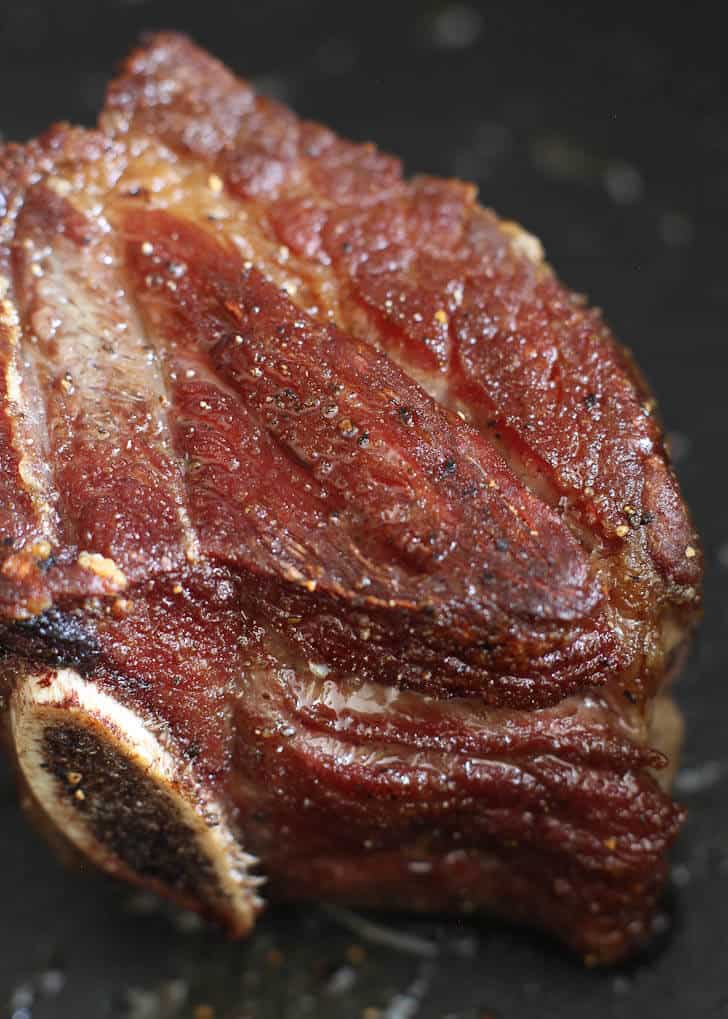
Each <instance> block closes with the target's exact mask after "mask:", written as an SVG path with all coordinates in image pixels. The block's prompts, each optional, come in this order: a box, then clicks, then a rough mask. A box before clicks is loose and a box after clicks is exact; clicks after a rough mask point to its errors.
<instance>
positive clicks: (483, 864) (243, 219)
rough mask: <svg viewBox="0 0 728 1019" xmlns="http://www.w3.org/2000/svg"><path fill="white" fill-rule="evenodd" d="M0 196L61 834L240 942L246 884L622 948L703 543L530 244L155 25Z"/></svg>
mask: <svg viewBox="0 0 728 1019" xmlns="http://www.w3.org/2000/svg"><path fill="white" fill-rule="evenodd" d="M0 216H1V217H2V219H1V226H0V297H2V305H1V307H0V367H1V371H0V408H1V410H2V414H1V416H0V695H2V697H3V700H4V701H5V702H6V703H7V704H8V705H9V711H8V712H7V715H6V717H7V722H8V724H7V731H8V734H9V736H10V739H9V743H10V745H11V746H12V747H13V748H14V752H15V754H16V755H17V757H18V760H19V765H20V768H19V772H20V774H21V776H22V777H23V781H24V782H25V783H26V784H27V785H28V786H29V789H30V791H31V793H32V794H33V797H34V799H35V801H36V806H37V807H39V808H40V809H41V810H42V811H44V812H45V814H46V815H48V818H47V819H49V820H50V821H51V822H52V823H53V824H54V825H55V826H56V827H58V828H61V829H62V830H63V831H64V833H65V836H66V837H67V839H68V840H69V841H70V842H71V843H73V844H74V845H75V846H76V848H77V849H80V850H81V851H83V852H84V853H85V854H86V855H87V856H89V857H90V858H91V859H92V860H94V861H95V862H96V863H98V864H99V865H100V866H102V867H104V868H106V869H107V870H109V871H111V872H112V873H116V874H118V875H120V876H122V877H125V878H127V879H128V880H132V881H137V882H141V883H142V884H144V885H147V886H149V887H152V888H155V889H157V890H159V891H161V892H163V893H165V894H167V895H169V896H170V897H172V898H174V899H176V900H177V901H180V902H182V903H185V904H186V905H188V906H191V907H193V908H198V909H200V910H202V911H205V912H207V913H208V914H210V915H212V916H214V917H217V918H218V919H220V920H221V921H223V922H224V923H226V925H227V926H228V928H229V929H230V930H231V931H232V932H235V933H241V932H244V931H246V930H248V929H249V928H250V927H251V925H252V924H253V922H254V918H255V914H256V912H257V910H258V909H259V908H260V905H261V901H260V898H259V895H260V891H261V890H260V887H259V886H260V882H261V877H262V878H264V879H265V884H264V886H263V894H265V896H266V897H267V896H271V897H295V898H315V899H325V900H328V901H339V902H345V903H348V904H361V905H368V904H369V905H377V906H387V907H405V908H415V909H422V910H451V911H460V912H462V911H467V912H469V911H473V910H480V909H481V908H482V909H487V910H490V911H494V912H496V913H499V914H501V915H503V916H505V917H509V918H515V919H516V920H519V921H523V922H526V923H529V924H537V925H541V926H543V927H545V928H548V929H549V930H551V931H553V932H554V933H556V934H557V935H559V936H560V937H561V938H563V939H564V940H566V941H567V942H568V943H569V944H571V945H572V946H574V947H575V948H576V949H577V950H578V951H580V952H582V953H583V954H584V955H585V956H586V957H587V958H588V959H589V960H591V961H610V960H613V959H616V958H619V957H622V956H624V955H625V954H626V953H628V952H630V951H631V950H633V949H634V948H635V947H636V946H638V945H640V944H641V943H643V942H644V941H645V940H646V939H647V938H648V936H649V933H650V923H651V916H652V913H653V910H654V906H655V902H656V899H657V897H658V895H659V892H660V889H661V887H662V884H663V882H664V879H665V872H666V863H665V854H666V851H667V849H668V847H669V845H670V843H671V842H672V840H673V838H674V836H675V834H676V832H677V830H678V828H679V826H680V822H681V819H682V811H681V809H680V808H679V807H677V806H676V805H675V804H674V803H673V802H672V800H671V799H670V797H669V795H668V793H667V791H666V790H665V789H664V788H662V787H661V780H660V773H661V769H665V768H666V766H667V765H668V763H669V764H670V765H671V766H673V767H674V761H675V755H676V754H677V750H678V746H677V744H678V742H679V721H678V719H677V717H676V715H675V713H674V711H673V710H672V709H671V708H670V705H669V702H667V701H666V700H665V699H664V697H662V698H661V697H659V693H660V690H661V689H662V688H663V685H664V684H665V682H666V678H667V676H668V673H670V672H672V671H674V670H675V668H676V666H677V665H678V664H679V661H680V658H681V653H682V649H683V648H684V646H685V640H686V637H687V636H688V634H689V631H690V628H691V626H692V624H693V622H694V620H695V618H696V615H697V612H698V606H699V597H700V593H699V588H700V577H701V556H700V551H699V545H698V541H697V538H696V536H695V534H694V532H693V529H692V526H691V524H690V521H689V518H688V515H687V513H686V510H685V507H684V505H683V502H682V499H681V496H680V492H679V489H678V486H677V483H676V481H675V478H674V475H673V473H672V471H671V468H670V466H669V463H668V460H667V457H666V454H665V450H664V446H663V440H662V433H661V430H660V426H659V423H658V421H657V419H656V415H655V402H654V400H653V399H652V398H651V396H650V394H649V392H648V390H647V388H646V386H645V384H644V382H643V381H642V380H641V378H640V377H639V375H638V373H637V371H636V369H635V367H634V364H633V362H632V360H631V358H630V356H629V354H628V353H627V352H626V351H625V350H624V348H622V347H620V346H619V345H618V344H617V343H616V342H615V341H614V339H613V338H612V336H611V334H610V332H609V330H608V329H607V327H606V326H605V324H604V322H603V321H602V319H601V317H600V315H599V314H598V312H596V311H594V310H591V309H590V308H589V307H588V306H587V305H586V304H585V302H584V300H583V299H582V298H580V297H578V296H576V295H574V294H572V293H571V292H569V291H568V290H567V289H566V288H565V287H564V286H562V285H561V284H560V283H559V281H558V280H557V279H556V277H555V276H554V274H553V273H552V271H551V270H550V268H549V267H548V266H547V265H546V264H545V262H544V261H543V258H542V252H541V249H540V245H539V244H538V242H537V241H536V240H535V238H533V237H531V236H530V235H529V234H527V233H525V231H523V230H522V229H521V228H520V227H517V226H516V225H515V224H513V223H507V222H503V221H501V220H499V219H498V218H497V217H496V216H495V215H494V214H493V213H492V212H489V211H487V210H485V209H483V208H481V207H480V206H479V205H478V204H477V202H476V194H475V189H474V188H473V187H471V186H470V185H467V184H462V183H460V182H458V181H444V180H437V179H433V178H428V177H422V178H416V179H415V180H412V181H405V180H403V179H402V175H401V171H400V166H399V163H398V162H397V160H395V159H393V158H391V157H390V156H386V155H383V154H381V153H380V152H378V151H377V150H376V149H375V148H374V147H373V146H371V145H357V144H353V143H350V142H346V141H342V140H341V139H339V138H337V137H336V136H335V135H334V134H333V133H332V132H330V131H328V130H327V129H325V128H323V127H321V126H319V125H317V124H312V123H308V122H305V121H301V120H299V119H298V118H297V117H296V116H295V115H294V114H293V113H291V112H289V111H288V110H286V109H285V108H283V107H282V106H280V105H278V104H277V103H275V102H272V101H270V100H268V99H263V98H261V97H259V96H256V95H255V93H254V92H253V90H252V89H251V88H250V87H249V86H248V85H247V84H245V83H244V82H241V81H239V80H238V79H237V78H235V77H234V76H233V75H232V74H231V73H230V72H228V71H227V70H226V69H225V68H224V67H222V66H221V65H220V64H219V63H218V62H217V61H215V60H214V59H213V58H211V57H209V56H208V55H206V54H205V53H203V52H201V51H200V50H198V49H197V48H196V47H195V46H193V45H192V44H191V43H190V42H189V41H188V40H186V39H184V38H182V37H179V36H175V35H159V36H156V37H154V38H152V39H150V40H149V41H147V42H146V44H145V45H143V46H142V48H141V49H139V50H138V51H137V52H135V53H134V54H133V55H132V56H131V57H130V58H129V60H128V61H127V63H126V65H125V67H124V69H123V72H122V74H121V77H120V78H119V79H118V80H117V81H115V82H114V84H113V85H112V86H111V89H110V91H109V95H108V100H107V104H106V107H105V110H104V112H103V114H102V116H101V119H100V125H99V129H98V130H97V131H84V130H80V129H76V128H72V127H69V126H59V127H55V128H53V129H52V130H51V131H50V132H49V133H48V134H46V135H45V136H44V137H42V138H41V139H39V140H37V141H34V142H31V143H29V144H27V145H25V146H14V145H8V146H6V147H5V148H4V149H2V150H0ZM656 706H657V707H656ZM658 730H659V732H660V733H661V734H662V735H661V736H660V737H659V742H658V737H657V733H658ZM665 734H667V735H665ZM668 758H670V759H671V760H669V761H668ZM668 770H669V769H668ZM665 773H667V772H665ZM666 785H667V783H666V782H665V781H662V786H666Z"/></svg>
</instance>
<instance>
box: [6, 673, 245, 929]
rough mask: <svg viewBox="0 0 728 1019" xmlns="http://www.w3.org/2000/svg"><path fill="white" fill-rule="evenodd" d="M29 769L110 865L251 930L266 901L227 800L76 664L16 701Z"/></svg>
mask: <svg viewBox="0 0 728 1019" xmlns="http://www.w3.org/2000/svg"><path fill="white" fill-rule="evenodd" d="M11 728H12V736H13V740H14V744H15V752H16V754H17V757H18V763H19V766H20V771H21V774H22V776H23V778H24V779H25V781H26V782H27V784H28V787H29V789H30V791H31V793H32V795H33V797H34V798H35V799H36V801H37V802H38V804H39V805H40V807H41V808H42V810H43V811H44V812H45V814H46V815H47V816H48V818H49V820H50V822H51V823H52V824H53V825H54V826H55V827H57V828H58V829H59V830H60V831H61V832H62V833H63V834H64V835H65V837H66V839H68V840H69V841H70V842H71V844H72V845H73V846H74V847H75V848H76V849H78V850H80V851H81V852H82V853H84V854H85V855H86V856H87V857H88V858H89V859H91V860H92V861H93V863H95V864H96V865H97V866H98V867H100V868H101V869H102V870H105V871H107V872H108V873H111V874H112V875H114V876H116V877H120V878H124V879H125V880H127V881H132V882H134V883H135V884H139V885H142V886H145V887H148V888H150V889H151V890H153V891H156V892H158V893H159V894H162V895H164V896H166V897H167V898H170V899H172V900H173V901H176V902H177V903H178V904H179V905H181V906H184V907H186V908H190V909H196V910H199V911H201V912H204V913H208V914H209V915H211V916H213V917H215V918H217V919H219V920H221V921H222V922H223V924H224V925H225V926H226V927H227V929H228V931H229V932H230V933H231V934H233V935H242V934H246V933H248V931H249V930H250V929H251V928H252V926H253V924H254V921H255V916H256V914H257V912H258V911H259V910H260V908H261V906H262V902H261V900H260V899H259V898H258V896H257V894H256V887H257V886H258V885H259V884H260V883H261V879H260V878H258V877H255V876H252V875H251V874H250V873H249V871H250V868H251V867H252V866H253V865H254V864H255V863H256V861H255V859H254V858H253V857H251V856H249V855H247V854H245V853H243V852H242V851H241V850H240V849H239V847H238V845H237V843H236V839H235V836H234V834H233V832H232V831H231V830H230V829H229V827H228V825H227V823H226V821H225V819H224V814H223V808H222V807H221V805H220V804H219V803H217V802H215V801H214V800H212V799H211V797H210V796H209V795H207V794H205V793H204V792H203V791H202V790H201V788H200V787H199V786H198V785H197V783H196V782H195V781H194V780H193V779H192V778H191V777H190V774H189V769H188V767H186V765H185V764H184V763H183V760H182V757H181V755H180V754H178V753H176V752H175V750H174V748H173V747H172V746H171V745H163V743H162V741H161V740H160V739H158V738H157V737H156V736H155V735H154V734H153V733H152V731H151V729H150V724H149V720H148V719H143V718H141V717H140V716H138V715H136V714H134V712H132V711H130V710H129V709H128V708H127V707H125V706H124V705H122V704H120V703H119V702H118V701H116V700H114V698H113V697H110V696H109V695H108V694H107V693H105V692H103V691H101V690H100V689H99V688H98V687H97V686H96V685H95V684H94V683H91V682H88V681H86V680H84V679H83V678H82V677H81V676H80V675H79V674H78V673H75V672H73V671H71V670H57V671H55V672H46V673H41V674H36V675H27V676H25V677H24V679H23V680H22V681H21V682H20V683H19V684H18V686H17V687H16V690H15V692H14V694H13V697H12V701H11Z"/></svg>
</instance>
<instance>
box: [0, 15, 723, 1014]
mask: <svg viewBox="0 0 728 1019" xmlns="http://www.w3.org/2000/svg"><path fill="white" fill-rule="evenodd" d="M553 6H555V5H551V4H540V5H535V4H534V5H533V6H532V7H529V6H525V5H524V4H522V3H519V2H513V3H508V2H506V0H494V2H493V3H489V4H487V5H485V4H483V5H482V6H481V5H477V4H470V5H467V4H465V5H463V4H455V3H432V4H428V3H422V4H412V3H407V2H403V0H390V2H389V3H382V4H378V3H376V2H372V3H369V4H347V3H333V2H331V3H316V2H314V0H310V2H307V3H296V2H295V0H266V2H265V3H261V4H258V3H243V2H241V3H229V4H223V3H215V2H210V0H207V2H204V3H198V4H197V5H195V7H194V8H193V9H191V10H190V11H189V12H187V11H186V10H185V9H184V7H183V6H181V4H180V2H179V0H178V2H175V3H172V2H144V0H118V2H116V3H110V2H106V3H103V2H96V3H92V2H90V0H84V2H76V3H73V2H72V0H66V2H64V3H62V4H60V3H58V4H57V3H54V2H51V0H48V2H46V3H41V2H40V0H38V2H28V0H23V2H21V0H4V2H3V3H2V4H0V95H1V96H2V101H1V102H0V131H1V132H2V133H3V134H4V135H5V136H6V137H9V138H10V137H12V138H25V137H29V136H31V135H33V134H34V133H36V132H38V131H39V130H41V129H42V128H43V127H45V126H46V125H47V123H48V122H49V121H51V120H53V119H60V118H67V119H72V120H77V121H81V122H85V123H90V122H92V120H93V116H94V112H95V110H96V109H97V108H98V106H99V105H100V103H101V98H102V92H103V87H104V82H105V80H106V78H107V76H108V73H109V70H110V68H111V67H112V66H113V64H114V62H115V61H116V60H118V59H119V58H120V57H121V56H122V55H123V53H124V52H125V51H126V50H127V48H128V47H129V46H130V45H131V43H132V42H133V40H134V38H135V37H136V36H137V35H138V33H139V32H140V31H141V30H143V29H144V28H156V27H175V28H181V29H183V30H187V31H189V32H190V33H192V34H193V35H195V37H196V38H197V39H198V40H199V41H200V42H201V43H202V44H204V45H207V46H208V47H209V48H211V49H212V50H213V51H215V52H216V53H217V54H218V55H219V56H220V57H222V58H223V59H225V60H226V61H227V62H228V63H229V64H230V65H231V66H233V67H234V68H236V69H237V70H239V71H240V72H241V73H243V74H245V75H246V76H249V77H252V78H255V79H256V80H257V82H258V84H259V85H260V87H261V88H262V89H264V90H267V91H269V92H271V93H272V94H275V95H278V96H280V97H282V98H284V99H285V100H286V101H288V102H290V103H291V104H292V105H293V106H294V107H295V108H296V109H297V110H299V111H300V112H302V113H304V114H306V115H309V116H312V117H315V118H317V119H320V120H322V121H324V122H326V123H330V124H331V125H332V126H335V127H337V128H338V129H339V130H340V131H342V132H344V133H346V134H348V135H351V136H354V137H359V138H368V139H373V140H375V141H377V142H378V143H379V144H380V145H381V146H382V147H384V148H386V149H389V150H392V151H395V152H397V153H400V154H402V155H403V156H404V157H405V159H406V162H407V166H408V168H409V169H410V170H412V171H414V170H424V171H430V172H434V173H439V174H457V175H460V176H464V177H469V178H473V179H476V180H477V181H478V182H479V184H480V187H481V194H482V197H483V201H484V202H485V203H486V204H489V205H492V206H493V207H495V208H496V209H497V210H498V211H500V212H501V213H503V214H504V215H507V216H508V217H512V218H515V219H517V220H519V221H521V222H522V223H524V224H525V225H526V226H527V227H528V228H529V229H530V230H532V231H533V232H535V233H537V234H538V235H539V236H540V237H541V238H542V240H543V241H544V244H545V247H546V251H547V255H548V257H549V260H550V261H551V262H552V263H553V264H554V265H555V266H556V267H557V268H558V270H559V272H560V273H561V275H562V276H563V277H564V278H565V279H566V280H567V281H568V282H569V283H571V284H572V285H573V286H575V287H576V288H579V289H581V290H583V291H585V292H586V293H588V294H589V295H590V297H591V299H592V300H593V301H594V302H595V303H597V304H600V305H603V306H604V307H605V308H606V309H607V316H608V318H609V320H610V322H611V323H612V324H613V326H614V327H615V329H616V332H617V334H618V335H619V336H620V337H621V338H622V339H623V340H624V341H625V342H626V343H628V344H629V345H630V346H632V347H633V348H634V350H635V352H636V354H637V357H638V360H639V361H640V363H641V364H642V366H643V367H644V369H645V371H646V374H647V375H648V377H649V379H650V381H651V383H652V384H653V386H654V388H655V390H656V392H657V394H658V396H659V398H660V402H661V407H662V411H663V414H664V416H665V418H666V420H667V422H668V426H669V428H670V429H671V431H672V439H673V449H674V455H675V459H676V461H677V467H678V471H679V473H680V476H681V479H682V482H683V485H684V488H685V491H686V494H687V497H688V501H689V502H690V504H691V506H692V508H693V510H694V512H695V515H696V517H697V521H698V524H699V527H700V530H701V532H702V534H703V537H704V539H705V544H706V551H707V557H706V558H707V565H708V576H707V590H706V602H707V613H706V620H705V624H704V626H703V629H702V633H701V636H700V640H699V644H698V646H697V649H696V651H695V653H694V654H693V657H692V660H691V662H690V664H689V666H688V668H687V671H686V673H685V675H684V677H683V679H682V682H681V684H680V687H679V692H678V697H679V700H680V703H681V705H682V707H683V708H684V711H685V713H686V716H687V724H688V738H687V746H686V750H685V757H684V762H683V768H682V771H681V772H680V776H679V779H678V795H679V796H680V798H681V799H682V800H683V802H685V803H686V804H687V805H688V807H689V809H690V820H689V822H688V825H687V829H686V831H685V832H684V835H683V837H682V838H681V840H680V843H679V846H678V849H677V851H676V853H675V857H674V869H673V877H674V881H673V888H672V890H671V892H670V894H669V895H668V898H667V900H666V902H665V908H664V912H663V914H662V915H661V916H660V918H659V921H658V925H659V926H660V928H661V934H660V936H659V937H658V939H657V945H656V947H655V949H654V950H653V952H651V954H650V955H649V956H648V957H646V958H644V959H642V960H640V961H638V962H637V963H636V964H634V965H632V966H631V967H630V968H627V969H622V970H618V971H610V972H592V971H587V970H585V969H583V968H582V967H581V965H580V964H579V963H578V961H575V960H573V959H571V958H570V957H567V956H565V955H564V954H562V953H561V952H560V951H559V950H558V949H557V948H555V947H554V946H552V945H551V944H550V943H547V942H545V941H542V940H541V939H540V938H538V937H536V936H529V935H524V934H522V933H518V932H513V931H510V930H507V929H503V928H502V927H496V926H494V925H491V924H489V923H487V922H485V921H477V922H476V921H473V922H467V923H462V922H453V921H450V922H448V921H446V920H439V919H437V920H432V919H428V920H421V919H420V920H416V919H412V918H403V917H381V916H377V917H371V916H367V917H366V921H367V922H368V923H369V924H370V925H371V924H372V923H375V924H380V925H384V926H385V927H386V930H385V931H382V929H381V927H377V926H375V927H374V928H372V927H371V926H369V927H364V928H361V927H359V926H358V925H359V920H358V919H357V918H356V917H352V916H349V915H332V914H331V913H330V912H326V911H324V910H322V909H319V908H313V907H309V908H303V907H296V908H283V907H281V908H276V909H272V910H271V911H270V912H269V913H268V915H267V917H266V918H265V919H264V920H263V922H262V923H261V924H260V926H259V928H258V931H257V933H256V934H255V936H254V938H253V939H252V940H251V941H250V942H248V943H246V944H236V945H231V944H227V943H225V942H224V941H223V940H222V939H221V938H220V937H218V936H217V935H216V934H215V933H214V932H210V931H205V930H203V929H201V928H200V927H199V925H197V924H196V923H195V922H194V918H191V917H188V916H181V917H180V916H179V915H176V916H175V915H171V914H170V913H169V912H168V911H166V910H165V909H160V908H159V907H158V905H157V904H155V903H154V902H153V901H150V900H148V899H146V898H144V897H141V898H140V897H139V896H135V895H134V894H133V893H131V892H130V891H128V890H126V889H117V888H114V887H112V886H111V885H110V884H109V883H107V882H105V881H103V880H102V879H99V878H98V877H92V876H89V875H84V874H79V873H67V872H65V871H64V870H63V869H62V867H61V866H60V865H59V864H58V863H57V862H56V861H55V859H54V858H53V857H52V855H51V853H50V852H49V851H48V850H47V849H46V848H45V846H44V845H43V844H42V843H41V842H40V841H39V839H38V838H37V837H36V836H35V834H34V833H32V832H31V831H30V830H29V829H28V828H27V827H26V825H25V823H24V821H23V820H22V818H21V816H20V812H19V809H18V806H17V803H16V797H15V792H14V789H13V786H12V781H11V777H10V775H9V774H8V772H7V769H6V768H5V766H4V765H0V902H2V920H1V922H0V1016H1V1017H3V1019H5V1017H8V1019H9V1017H13V1019H71V1017H72V1019H107V1017H109V1019H111V1017H117V1019H253V1017H255V1019H273V1017H275V1019H279V1017H280V1019H298V1017H313V1019H329V1017H343V1019H348V1017H360V1016H361V1017H363V1019H445V1017H449V1019H484V1017H491V1016H492V1017H495V1019H552V1017H553V1019H556V1017H558V1019H571V1017H574V1019H576V1017H578V1019H584V1017H595V1019H602V1017H607V1019H610V1017H619V1019H653V1017H655V1019H656V1017H658V1016H659V1017H660V1019H672V1017H676V1019H677V1017H680V1019H707V1017H721V1016H728V922H727V918H728V737H726V735H725V733H726V714H727V713H728V690H727V689H726V686H725V674H726V670H728V512H727V511H726V504H725V491H726V484H725V473H726V469H727V465H726V448H727V447H728V399H727V383H726V356H725V350H726V343H727V336H726V323H728V270H727V269H726V257H725V252H726V236H728V215H727V213H728V108H727V107H728V101H727V100H726V98H725V97H726V95H727V94H728V93H727V92H726V87H725V86H726V82H725V79H722V78H721V75H722V73H723V72H722V66H723V63H724V59H723V55H722V53H721V45H722V39H721V33H720V31H719V29H718V27H717V24H714V25H713V27H712V28H711V26H710V23H709V22H706V21H705V20H704V19H702V18H701V16H700V10H699V8H698V7H692V8H691V9H690V10H689V11H686V9H685V8H682V7H681V11H680V13H679V15H678V14H677V13H676V14H675V15H672V14H670V12H669V9H668V10H666V9H665V8H664V6H663V9H662V11H661V13H660V15H659V19H660V20H659V21H652V20H651V19H650V17H648V15H647V14H646V13H645V14H644V15H642V14H640V13H639V11H638V10H637V7H638V5H636V4H635V5H633V9H632V10H631V11H630V10H629V9H628V10H627V11H626V12H624V11H620V10H619V9H617V8H615V7H614V6H613V5H600V6H601V7H602V8H603V10H602V13H601V14H598V15H592V14H590V13H588V12H589V11H590V10H591V7H590V5H582V6H576V5H574V7H573V9H571V10H569V9H568V8H567V7H565V6H564V5H561V6H560V11H559V12H558V13H556V12H554V11H553V10H551V9H550V8H552V7H553ZM352 925H355V926H357V927H358V929H357V930H352V929H351V926H352ZM392 932H394V936H392ZM367 1009H372V1010H378V1011H366V1010H367Z"/></svg>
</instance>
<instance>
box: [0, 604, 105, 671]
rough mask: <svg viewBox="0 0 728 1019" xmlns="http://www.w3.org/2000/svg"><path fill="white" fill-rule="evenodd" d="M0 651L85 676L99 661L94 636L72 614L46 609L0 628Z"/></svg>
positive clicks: (97, 647)
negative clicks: (40, 613) (69, 669)
mask: <svg viewBox="0 0 728 1019" xmlns="http://www.w3.org/2000/svg"><path fill="white" fill-rule="evenodd" d="M0 650H2V651H5V652H6V653H7V652H10V653H11V654H14V655H17V656H18V657H21V658H24V659H28V660H30V661H36V662H42V663H43V664H45V665H53V666H58V667H64V668H73V669H75V670H76V671H77V672H79V673H80V674H81V675H84V676H86V675H89V674H90V673H91V672H92V671H93V668H94V666H95V664H96V661H97V660H98V657H99V646H98V642H97V640H96V637H95V635H94V634H93V633H92V632H91V631H90V630H89V629H88V627H87V626H85V625H84V623H83V622H82V621H81V620H80V619H78V618H77V617H76V616H75V615H74V614H72V613H68V612H63V611H61V610H60V609H55V608H52V609H48V610H47V611H45V612H43V613H42V615H39V616H34V617H33V618H32V619H27V620H26V619H23V620H18V621H16V622H14V623H11V624H10V625H8V626H5V627H0Z"/></svg>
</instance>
